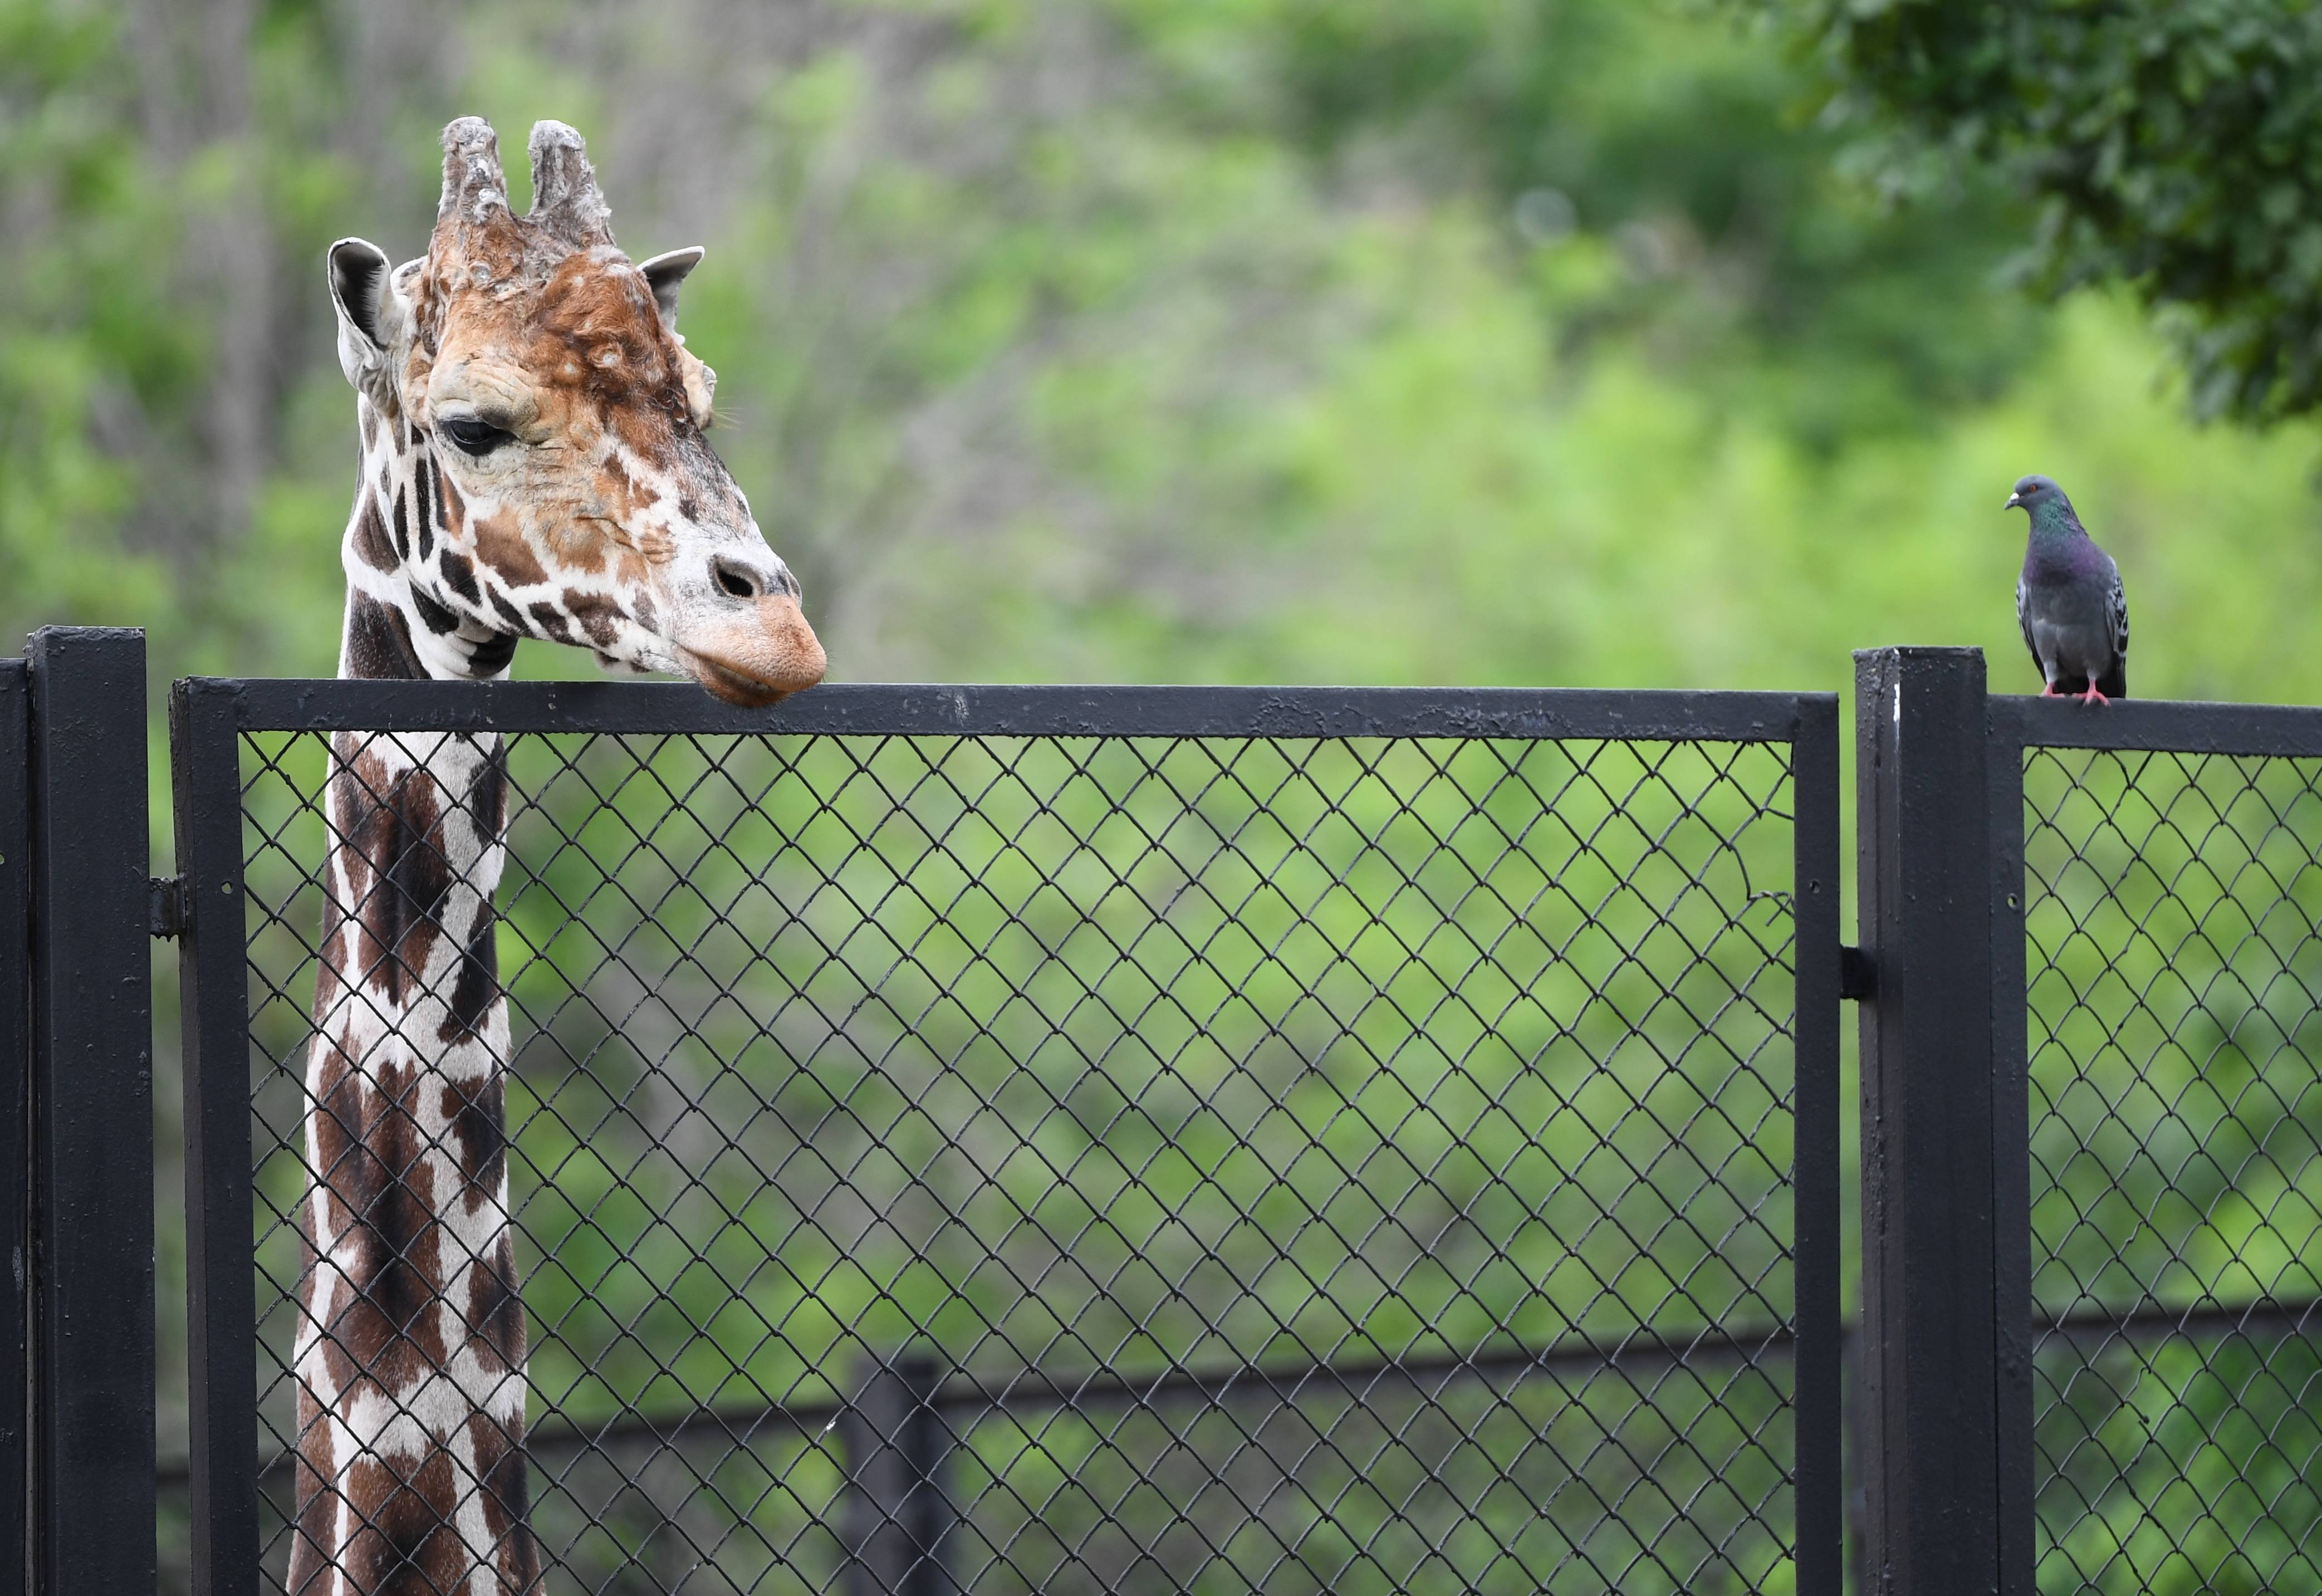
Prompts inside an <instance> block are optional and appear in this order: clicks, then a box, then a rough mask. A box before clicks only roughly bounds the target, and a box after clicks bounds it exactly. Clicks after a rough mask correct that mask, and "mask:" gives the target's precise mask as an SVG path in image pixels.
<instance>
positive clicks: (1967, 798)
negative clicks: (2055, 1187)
mask: <svg viewBox="0 0 2322 1596" xmlns="http://www.w3.org/2000/svg"><path fill="white" fill-rule="evenodd" d="M1855 693H1856V697H1855V712H1856V729H1857V738H1858V751H1857V755H1856V759H1857V767H1856V777H1857V803H1858V807H1857V812H1856V815H1857V818H1856V825H1857V847H1858V850H1859V860H1860V863H1859V870H1858V875H1857V891H1858V893H1859V894H1860V937H1861V939H1862V941H1863V944H1864V947H1865V949H1866V950H1867V951H1868V952H1869V956H1870V959H1871V966H1872V984H1873V989H1872V991H1871V993H1870V994H1869V1000H1868V1001H1867V1002H1866V1003H1865V1004H1864V1006H1863V1012H1862V1021H1861V1024H1862V1250H1863V1260H1862V1296H1863V1303H1862V1397H1861V1400H1862V1405H1863V1420H1864V1423H1863V1433H1864V1440H1865V1445H1864V1448H1863V1451H1864V1462H1863V1467H1864V1473H1865V1486H1866V1491H1865V1497H1866V1501H1865V1512H1864V1523H1865V1532H1866V1538H1867V1541H1868V1545H1867V1546H1866V1547H1865V1548H1864V1551H1865V1555H1864V1564H1865V1567H1866V1568H1867V1570H1868V1572H1869V1580H1870V1582H1871V1584H1872V1586H1873V1587H1874V1588H1876V1589H1878V1590H1879V1591H1891V1592H1894V1593H1895V1596H1959V1593H1961V1592H1968V1591H2001V1592H2009V1593H2013V1592H2016V1591H2028V1589H2029V1581H2030V1575H2031V1567H2030V1562H2029V1556H2028V1554H2029V1550H2030V1548H2029V1546H2027V1545H2024V1544H2022V1543H2021V1542H2020V1541H2019V1540H2018V1539H2017V1537H2016V1536H2012V1535H2009V1534H2007V1533H2006V1532H2005V1529H2004V1526H2006V1525H2007V1523H2008V1522H2009V1520H2010V1519H2011V1518H2012V1516H2013V1515H2012V1513H2011V1509H2010V1506H2009V1504H2007V1503H2006V1502H2005V1501H2004V1500H2003V1491H2004V1489H2005V1488H2007V1486H2009V1485H2010V1483H2011V1482H2012V1481H2016V1480H2017V1479H2018V1478H2020V1474H2019V1471H2018V1468H2017V1466H2016V1460H2014V1459H2012V1458H2008V1457H2006V1456H2004V1455H2003V1454H2006V1453H2007V1452H2008V1451H2009V1450H2010V1449H2011V1448H2012V1446H2013V1445H2015V1443H2016V1436H2015V1434H2014V1430H2015V1426H2013V1425H2012V1424H2004V1423H2003V1418H2002V1411H2003V1408H2006V1407H2007V1406H2008V1404H2007V1399H2005V1398H2004V1396H2003V1394H2002V1380H2001V1370H2000V1364H2001V1345H2002V1342H2003V1340H2008V1341H2011V1342H2014V1343H2016V1344H2020V1340H2021V1337H2020V1335H2016V1336H2014V1337H2004V1336H2003V1335H2002V1334H2001V1326H2000V1324H1999V1312H2000V1307H2001V1303H2002V1300H2003V1299H2004V1296H2005V1294H2004V1293H2002V1292H2001V1291H2000V1290H1999V1289H1998V1287H1997V1276H1998V1273H1999V1270H2000V1267H2001V1265H2000V1260H2001V1258H2003V1257H2007V1256H2016V1257H2020V1256H2021V1255H2022V1247H2023V1243H2021V1242H2020V1241H2016V1240H2015V1239H2014V1235H2015V1233H2016V1232H2020V1231H2022V1230H2024V1229H2025V1226H2026V1225H2028V1217H2027V1216H2026V1215H2025V1214H2024V1213H2023V1212H2022V1211H2021V1207H2020V1203H2021V1200H2022V1199H2021V1196H2020V1193H2021V1186H2020V1183H2019V1184H2018V1185H2017V1187H2016V1188H2015V1189H2014V1190H2013V1191H2009V1192H2005V1194H2004V1188H2003V1185H2002V1183H2001V1181H2000V1180H1999V1179H1998V1176H1997V1169H1995V1160H1994V1148H1995V1146H1996V1145H1997V1137H1998V1134H1999V1132H2000V1130H2001V1128H2002V1127H2001V1126H2000V1125H1999V1124H1998V1122H1997V1103H1998V1101H1999V1099H2000V1097H2001V1095H2002V1093H2001V1087H2000V1082H1999V1074H2000V1071H1999V1069H1998V1060H1997V1045H1996V1038H1997V1035H1998V1034H1999V1032H2000V1031H2001V1029H2002V1027H2003V1026H2006V1025H2011V1024H2012V1025H2013V1026H2015V1027H2016V1030H2017V1031H2019V1032H2020V1031H2021V1029H2022V1026H2023V1013H2022V1010H2021V1008H2020V1006H2019V1007H2018V1008H2017V1009H2016V1011H2015V1012H2014V1013H2012V1014H1997V1013H1995V1011H1994V1008H1993V1004H1994V999H1995V997H1996V996H1997V991H1998V987H1997V967H1996V963H1995V959H1994V953H1993V944H1994V939H1995V936H1996V935H1997V934H1998V933H1999V932H2000V931H2001V930H2002V928H2001V927H2000V926H1998V925H1997V924H1996V923H1995V916H1994V904H1995V901H1996V899H1997V894H1996V891H1995V886H1994V883H1995V880H1996V876H1997V872H1996V871H1995V869H1994V857H1993V845H1994V840H1995V839H1994V837H1993V835H1992V830H1993V821H1992V803H1993V794H1992V791H1991V788H1990V786H1989V784H1988V748H1987V717H1986V706H1985V693H1984V669H1983V656H1982V654H1981V652H1980V651H1979V650H1976V649H1962V648H1885V649H1877V650H1868V651H1865V652H1862V653H1859V654H1857V655H1856V656H1855ZM2019 1050H2020V1048H2019ZM2019 1100H2020V1098H2019ZM2008 1130H2009V1133H2010V1134H2012V1135H2013V1136H2014V1137H2015V1138H2016V1140H2017V1141H2018V1142H2020V1141H2021V1140H2022V1138H2023V1135H2024V1130H2023V1127H2022V1124H2021V1122H2020V1121H2018V1122H2017V1124H2015V1125H2014V1126H2012V1127H2009V1128H2008ZM2003 1234H2006V1235H2007V1236H2008V1237H2009V1240H2008V1241H2007V1242H2006V1243H2003V1241H2002V1236H2003ZM2021 1439H2022V1442H2023V1444H2024V1445H2025V1446H2026V1447H2028V1445H2029V1442H2030V1436H2029V1435H2024V1436H2022V1437H2021Z"/></svg>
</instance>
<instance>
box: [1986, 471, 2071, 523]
mask: <svg viewBox="0 0 2322 1596" xmlns="http://www.w3.org/2000/svg"><path fill="white" fill-rule="evenodd" d="M2052 505H2061V506H2063V508H2064V509H2066V510H2067V511H2069V510H2070V509H2071V508H2072V501H2071V500H2069V499H2067V498H2065V497H2064V491H2063V490H2062V489H2061V488H2059V487H2058V486H2056V480H2055V479H2054V478H2053V477H2043V476H2028V477H2018V478H2017V479H2016V491H2014V492H2013V493H2010V494H2009V495H2008V496H2007V503H2006V504H2003V505H2001V506H2000V507H1999V508H2000V509H2016V508H2017V507H2018V506H2021V507H2022V508H2023V509H2026V510H2029V511H2030V512H2031V514H2032V518H2033V519H2034V520H2035V521H2036V520H2038V519H2039V518H2040V512H2041V511H2042V510H2043V509H2048V508H2049V507H2050V506H2052Z"/></svg>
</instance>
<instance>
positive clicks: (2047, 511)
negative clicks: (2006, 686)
mask: <svg viewBox="0 0 2322 1596" xmlns="http://www.w3.org/2000/svg"><path fill="white" fill-rule="evenodd" d="M2019 505H2020V506H2021V507H2022V508H2023V509H2024V510H2025V513H2026V514H2027V515H2029V516H2030V517H2031V518H2032V536H2031V538H2030V540H2029V541H2028V542H2026V543H2025V547H2024V573H2023V574H2022V575H2021V576H2019V577H2017V578H2016V623H2017V624H2018V625H2019V626H2021V627H2022V628H2024V646H2025V647H2026V648H2029V649H2030V650H2031V651H2032V663H2033V664H2034V665H2036V666H2038V667H2039V670H2040V681H2041V688H2040V696H2041V697H2043V698H2055V697H2057V696H2059V695H2062V696H2066V697H2076V698H2078V699H2079V700H2080V702H2082V703H2084V704H2101V703H2109V702H2111V701H2112V700H2114V699H2116V698H2126V697H2127V696H2128V596H2127V594H2125V592H2122V591H2121V585H2120V567H2119V566H2117V565H2116V564H2113V563H2112V556H2111V555H2108V554H2107V553H2105V552H2104V550H2102V549H2100V548H2098V546H2097V545H2096V539H2094V538H2092V537H2089V529H2088V528H2087V527H2083V526H2081V525H2080V517H2079V516H2077V515H2075V514H2073V513H2072V501H2071V500H2069V499H2067V498H2065V497H2064V491H2063V490H2062V489H2061V488H2059V487H2058V486H2056V484H2055V483H2054V482H2052V481H2051V480H2050V479H2049V478H2047V477H2042V476H2029V477H2025V478H2024V479H2023V480H2022V481H2021V482H2017V483H2016V491H2014V492H2013V493H2010V494H2009V495H2008V496H2007V503H2006V504H2005V505H2003V506H2002V507H2001V508H2002V509H2016V508H2017V507H2018V506H2019Z"/></svg>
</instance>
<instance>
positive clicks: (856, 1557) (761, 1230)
mask: <svg viewBox="0 0 2322 1596" xmlns="http://www.w3.org/2000/svg"><path fill="white" fill-rule="evenodd" d="M487 727H489V728H491V729H498V730H502V731H505V732H507V733H510V734H514V735H512V736H511V741H510V748H509V756H508V757H509V768H510V773H511V812H512V819H511V826H510V834H509V862H508V866H507V875H506V877H505V879H504V882H503V885H502V889H501V893H500V905H501V914H502V921H501V930H500V931H499V938H500V959H501V967H502V974H503V978H504V984H505V986H506V987H507V991H508V992H509V994H510V996H511V1001H512V1007H513V1011H514V1012H513V1015H512V1018H513V1023H514V1029H515V1032H516V1038H515V1041H514V1044H513V1053H514V1056H513V1058H512V1059H510V1061H509V1078H510V1087H509V1093H508V1104H509V1106H508V1118H509V1129H510V1133H511V1137H510V1142H511V1147H510V1159H511V1168H512V1171H513V1184H514V1197H513V1201H514V1205H515V1208H516V1215H515V1217H516V1222H517V1229H518V1232H519V1236H520V1242H519V1249H520V1253H521V1257H520V1266H521V1271H522V1275H523V1280H524V1287H523V1295H524V1302H525V1307H526V1315H527V1316H528V1318H529V1321H530V1325H531V1331H532V1353H531V1362H530V1370H529V1384H530V1390H531V1399H530V1414H529V1426H530V1431H531V1440H530V1444H529V1447H528V1452H529V1455H530V1458H531V1464H532V1471H533V1476H534V1492H535V1508H534V1519H535V1525H536V1527H538V1530H539V1532H540V1535H541V1536H542V1539H543V1543H544V1551H545V1553H546V1555H547V1557H548V1559H549V1567H550V1571H551V1573H550V1583H551V1585H552V1587H566V1586H569V1587H571V1588H586V1589H591V1590H594V1589H610V1588H621V1589H632V1588H634V1589H643V1590H653V1589H676V1588H679V1587H680V1586H682V1587H683V1588H684V1589H686V1590H688V1591H693V1590H716V1589H736V1590H743V1589H746V1590H753V1591H775V1590H799V1591H824V1590H836V1589H840V1588H846V1589H850V1590H860V1589H889V1588H892V1589H908V1590H912V1591H937V1590H945V1591H948V1590H974V1591H1011V1590H1021V1591H1034V1590H1062V1589H1083V1590H1192V1589H1197V1588H1200V1589H1206V1588H1210V1586H1211V1585H1212V1584H1218V1583H1220V1582H1222V1586H1227V1587H1230V1588H1234V1589H1250V1590H1264V1591H1322V1590H1329V1591H1452V1590H1462V1591H1498V1590H1524V1591H1535V1590H1548V1591H1588V1592H1592V1593H1593V1592H1596V1591H1604V1590H1620V1591H1623V1592H1638V1593H1642V1592H1652V1591H1708V1590H1718V1589H1732V1590H1757V1589H1764V1588H1767V1587H1768V1586H1769V1585H1780V1584H1787V1585H1790V1586H1791V1588H1796V1589H1798V1590H1801V1591H1825V1592H1828V1591H1836V1589H1837V1588H1838V1570H1839V1530H1838V1525H1839V1485H1838V1451H1837V1447H1838V1435H1839V1424H1838V1411H1837V1398H1838V1391H1837V1371H1838V1344H1837V1316H1838V1187H1837V1175H1838V1167H1837V1157H1838V1142H1837V1112H1838V1086H1837V1067H1838V1053H1837V1013H1836V1006H1837V1001H1838V983H1839V959H1838V953H1839V949H1838V942H1837V903H1836V896H1837V875H1836V858H1837V851H1838V842H1839V839H1838V803H1837V790H1836V789H1837V741H1836V739H1837V727H1836V710H1835V703H1834V701H1833V700H1831V699H1829V698H1826V697H1815V696H1810V695H1791V694H1744V693H1726V694H1710V695H1684V694H1666V693H1545V692H1469V693H1429V692H1393V691H1377V692H1346V691H1336V690H1313V691H1288V692H1283V691H1257V690H1249V691H1240V690H1215V689H1202V690H1175V689H1133V690H1132V689H1122V690H1102V689H952V688H942V689H931V688H826V689H821V690H818V691H817V692H816V693H811V694H809V695H806V696H805V697H803V698H801V699H800V700H798V701H795V702H794V704H792V705H789V706H784V707H783V708H782V709H780V710H778V711H772V712H761V713H749V714H745V713H742V712H739V711H730V710H726V709H724V708H722V707H720V706H718V705H716V704H714V703H711V702H709V701H708V700H707V699H705V698H703V697H702V696H701V695H700V694H699V693H696V692H694V691H693V690H691V689H690V688H688V689H659V688H639V687H635V686H620V687H613V686H586V687H571V686H563V685H550V684H537V685H521V686H509V687H493V688H483V689H479V688H475V687H471V686H455V687H449V688H446V687H441V686H436V685H433V684H425V685H417V684H397V685H393V686H389V685H383V684H378V683H221V682H195V683H185V684H182V686H181V689H180V693H179V699H178V759H179V766H180V780H181V788H180V793H181V809H180V814H181V821H180V826H181V830H180V837H181V849H182V850H183V857H182V861H181V862H182V863H183V865H184V867H185V869H186V872H187V892H188V895H189V897H190V898H191V899H192V901H193V902H194V903H197V905H198V906H200V907H201V908H202V909H204V910H207V909H208V906H209V905H210V903H212V900H213V899H215V900H216V901H218V902H228V901H233V902H238V903H240V904H241V905H242V912H241V913H238V914H237V913H215V912H206V913H197V914H196V916H195V917H194V919H193V922H192V928H191V936H190V938H189V941H190V943H191V944H192V947H191V949H189V951H190V952H191V954H192V957H193V958H194V959H195V961H196V968H197V974H196V975H195V976H193V977H190V978H189V979H188V981H187V990H188V993H189V994H190V995H192V998H193V1008H194V1010H196V1011H197V1012H189V1016H188V1021H187V1024H188V1028H189V1030H188V1036H189V1042H190V1043H191V1044H192V1045H191V1046H189V1053H191V1052H198V1053H199V1054H200V1055H201V1059H202V1063H201V1066H200V1068H199V1070H198V1072H197V1079H194V1080H191V1081H189V1099H191V1100H189V1107H188V1121H189V1124H192V1125H195V1126H197V1130H196V1131H194V1132H191V1133H189V1136H190V1139H191V1142H192V1143H193V1145H190V1146H189V1157H194V1158H197V1159H198V1160H199V1161H201V1162H202V1163H203V1164H204V1165H205V1166H206V1173H205V1175H204V1177H203V1185H202V1191H203V1194H204V1195H203V1198H202V1200H201V1201H199V1202H197V1204H196V1205H195V1208H196V1211H195V1212H194V1213H193V1214H192V1215H190V1219H189V1226H190V1230H189V1249H190V1251H191V1252H192V1253H193V1254H194V1256H195V1259H196V1265H195V1279H196V1288H195V1289H196V1301H195V1303H194V1307H193V1311H194V1315H195V1317H196V1320H197V1324H200V1325H207V1326H208V1334H207V1335H206V1336H197V1360H198V1361H197V1369H196V1372H195V1377H194V1386H195V1389H196V1390H198V1391H203V1392H205V1393H206V1408H205V1409H204V1410H201V1411H197V1414H196V1416H195V1426H194V1446H195V1461H194V1472H195V1476H196V1481H197V1492H202V1493H206V1500H204V1501H202V1502H201V1503H200V1504H199V1505H198V1506H197V1520H200V1519H202V1518H204V1517H205V1516H206V1518H207V1519H208V1520H209V1522H210V1525H211V1528H210V1530H209V1531H208V1534H209V1539H208V1540H207V1541H206V1543H205V1544H204V1546H201V1547H199V1548H197V1556H200V1557H205V1558H206V1559H207V1560H208V1564H209V1566H208V1567H207V1569H206V1577H207V1578H208V1579H209V1580H210V1581H211V1588H212V1589H215V1590H219V1591H226V1590H247V1589H253V1588H255V1586H254V1585H253V1584H252V1581H253V1580H254V1578H255V1577H256V1571H257V1570H258V1569H259V1568H260V1567H261V1566H262V1567H263V1568H264V1569H266V1570H267V1571H268V1573H267V1574H266V1578H267V1579H268V1580H269V1581H279V1578H280V1571H281V1568H282V1560H283V1557H284V1556H285V1555H286V1547H287V1536H288V1534H289V1533H290V1530H289V1527H288V1524H287V1521H286V1520H285V1518H284V1517H283V1514H282V1507H283V1497H282V1487H283V1483H284V1481H286V1480H287V1472H285V1471H283V1470H282V1469H281V1468H280V1467H279V1465H273V1466H270V1460H272V1459H275V1458H279V1456H280V1455H281V1454H282V1453H283V1452H284V1451H285V1450H286V1449H287V1447H288V1445H289V1444H290V1442H291V1439H292V1430H293V1427H294V1420H293V1418H292V1416H291V1410H290V1407H289V1396H290V1389H291V1382H290V1376H289V1371H288V1366H287V1365H288V1347H289V1343H290V1337H291V1334H292V1331H293V1327H294V1320H295V1317H296V1315H297V1306H296V1299H295V1295H294V1292H295V1286H296V1280H297V1272H298V1270H299V1268H300V1267H301V1265H300V1261H299V1257H298V1248H297V1235H296V1225H295V1214H294V1210H295V1208H296V1206H297V1195H298V1192H299V1190H300V1189H301V1185H302V1182H303V1179H304V1175H303V1171H302V1169H301V1168H300V1164H299V1154H298V1141H299V1138H298V1124H299V1120H300V1114H301V1111H302V1107H303V1105H302V1103H301V1097H302V1095H303V1089H304V1088H303V1087H302V1084H301V1083H302V1075H303V1069H304V1053H305V1050H306V1044H307V1040H308V1020H307V1007H308V1001H309V998H310V995H311V993H312V990H313V983H314V978H315V966H314V958H315V941H316V935H317V927H318V923H319V899H318V885H317V882H318V871H319V869H320V867H321V864H322V860H323V858H324V857H325V848H326V844H327V842H328V840H329V828H330V826H331V824H332V818H331V815H330V813H329V811H328V808H327V805H325V803H323V802H322V800H321V796H320V794H321V791H322V787H323V782H324V775H325V767H326V764H327V757H326V743H327V738H328V737H329V735H330V734H331V733H332V732H334V731H350V732H355V733H359V734H361V736H363V737H386V736H395V735H406V736H423V735H429V734H434V733H439V732H467V731H473V730H477V729H484V728H487ZM253 1303H254V1305H255V1308H256V1312H255V1314H254V1316H253V1315H252V1314H251V1305H252V1304H253ZM253 1419H254V1420H255V1428H252V1426H251V1421H252V1420H253Z"/></svg>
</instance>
